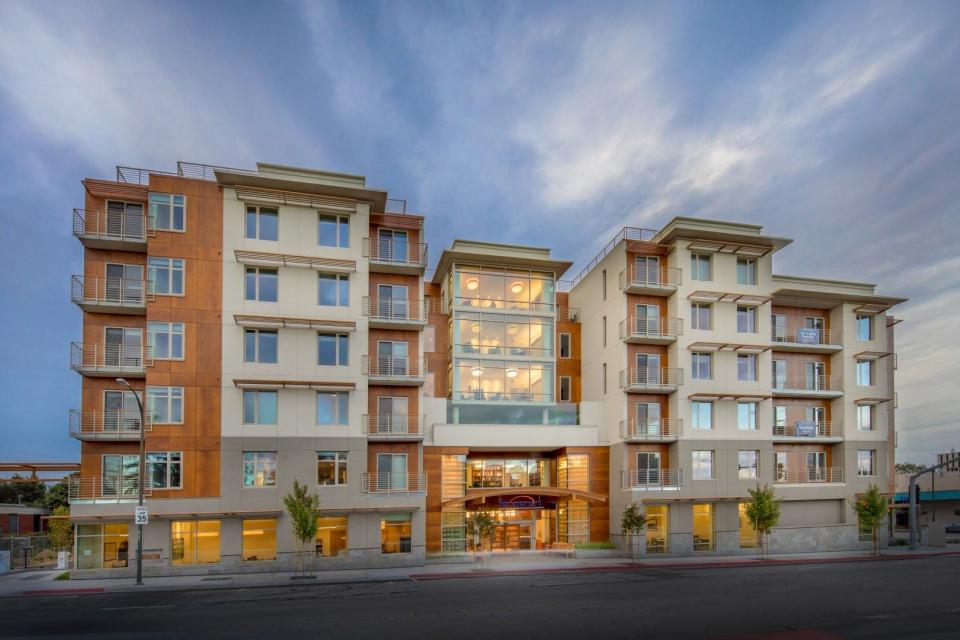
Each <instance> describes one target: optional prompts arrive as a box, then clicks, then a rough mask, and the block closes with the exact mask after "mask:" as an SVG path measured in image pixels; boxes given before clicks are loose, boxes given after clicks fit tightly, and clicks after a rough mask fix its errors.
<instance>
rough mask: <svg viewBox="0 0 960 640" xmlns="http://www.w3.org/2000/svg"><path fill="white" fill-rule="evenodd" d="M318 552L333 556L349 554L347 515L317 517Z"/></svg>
mask: <svg viewBox="0 0 960 640" xmlns="http://www.w3.org/2000/svg"><path fill="white" fill-rule="evenodd" d="M316 554H317V557H318V558H332V557H335V556H343V555H346V554H347V517H346V516H339V517H335V518H317V541H316Z"/></svg>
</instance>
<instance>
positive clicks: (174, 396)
mask: <svg viewBox="0 0 960 640" xmlns="http://www.w3.org/2000/svg"><path fill="white" fill-rule="evenodd" d="M146 397H147V406H146V407H145V409H146V413H147V415H148V416H150V420H151V424H183V410H184V406H183V404H184V401H183V387H173V386H170V387H167V386H148V387H147V393H146ZM177 400H179V401H180V403H179V404H180V419H179V420H173V419H172V418H173V414H174V411H173V409H174V407H175V406H176V401H177ZM157 401H160V402H163V403H165V404H166V405H167V406H166V414H167V417H168V418H171V419H168V420H158V419H156V417H155V416H156V412H155V411H154V408H155V406H156V404H155V403H156V402H157Z"/></svg>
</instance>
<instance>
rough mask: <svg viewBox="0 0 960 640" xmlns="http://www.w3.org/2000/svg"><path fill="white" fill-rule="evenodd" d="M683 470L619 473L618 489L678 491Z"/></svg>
mask: <svg viewBox="0 0 960 640" xmlns="http://www.w3.org/2000/svg"><path fill="white" fill-rule="evenodd" d="M681 487H683V469H628V470H626V471H621V472H620V488H621V489H628V490H631V491H678V490H679V489H680V488H681Z"/></svg>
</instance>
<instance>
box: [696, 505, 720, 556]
mask: <svg viewBox="0 0 960 640" xmlns="http://www.w3.org/2000/svg"><path fill="white" fill-rule="evenodd" d="M714 538H715V536H714V528H713V505H712V504H695V505H693V550H694V551H713V546H714Z"/></svg>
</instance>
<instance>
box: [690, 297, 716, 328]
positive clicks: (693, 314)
mask: <svg viewBox="0 0 960 640" xmlns="http://www.w3.org/2000/svg"><path fill="white" fill-rule="evenodd" d="M711 311H712V306H711V305H709V304H707V303H704V302H691V303H690V327H691V328H692V329H699V330H701V331H709V330H710V329H711V328H712V322H711V317H710V316H711Z"/></svg>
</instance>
